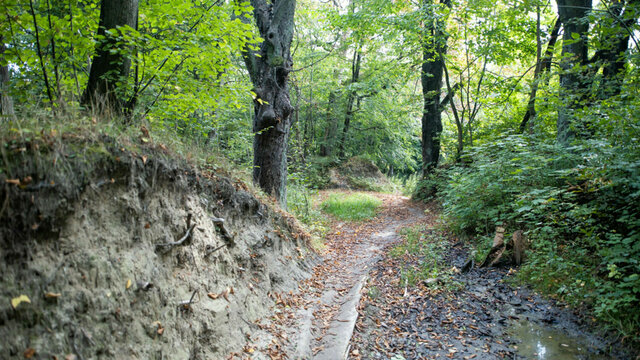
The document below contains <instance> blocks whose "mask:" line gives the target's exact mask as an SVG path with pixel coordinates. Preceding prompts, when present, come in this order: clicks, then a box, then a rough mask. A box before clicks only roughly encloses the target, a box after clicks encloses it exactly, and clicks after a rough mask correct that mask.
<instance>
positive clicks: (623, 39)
mask: <svg viewBox="0 0 640 360" xmlns="http://www.w3.org/2000/svg"><path fill="white" fill-rule="evenodd" d="M639 5H640V2H639V1H638V0H631V1H628V4H626V7H625V1H622V0H614V1H612V2H611V4H610V5H609V14H610V16H611V20H610V21H611V25H610V26H608V27H607V33H608V36H607V37H605V39H603V41H602V43H603V44H604V47H603V48H602V49H601V50H598V51H597V52H596V54H595V56H594V60H595V61H596V62H598V61H601V62H602V63H603V68H602V76H603V78H604V82H603V84H602V89H601V91H600V97H601V98H603V99H606V98H609V97H611V96H616V95H618V94H620V92H621V91H622V82H623V80H624V75H625V66H624V65H625V63H626V62H627V59H626V56H625V55H626V52H627V50H628V48H629V39H630V35H631V31H632V30H631V29H632V28H633V24H634V23H635V22H636V21H637V17H638V10H639V9H638V6H639Z"/></svg>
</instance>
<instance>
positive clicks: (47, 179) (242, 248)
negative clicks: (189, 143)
mask: <svg viewBox="0 0 640 360" xmlns="http://www.w3.org/2000/svg"><path fill="white" fill-rule="evenodd" d="M27 153H28V151H27ZM156 155H157V154H156ZM20 156H21V158H20V159H15V161H12V159H7V160H5V161H6V162H7V163H9V164H10V166H9V167H8V169H9V170H8V171H6V172H4V173H1V174H0V177H3V178H2V179H0V180H2V183H3V184H4V183H6V180H7V179H9V180H12V179H13V178H15V179H21V183H20V184H17V183H16V184H13V183H6V186H5V188H4V190H3V191H2V194H0V195H2V199H6V200H5V204H6V206H4V210H3V212H2V213H1V214H0V218H1V219H2V222H1V223H0V235H1V236H2V238H1V239H0V260H1V261H0V273H1V274H2V276H1V278H0V299H4V301H2V302H0V348H1V349H2V350H1V351H0V358H5V357H6V358H15V357H16V356H23V355H24V354H25V351H29V352H31V351H32V350H33V351H34V352H35V354H36V355H35V356H36V357H37V358H52V356H56V357H57V358H58V359H64V358H65V357H66V356H72V357H73V356H75V358H77V359H94V358H95V359H100V358H104V359H107V358H109V359H111V358H138V359H187V358H195V359H199V358H201V359H218V358H224V357H226V355H227V354H228V353H230V352H233V351H235V352H241V351H242V348H243V345H244V344H245V342H246V336H247V335H248V334H250V333H255V331H256V330H257V329H256V325H255V324H254V321H255V320H256V319H259V318H261V317H263V316H265V315H266V314H268V312H269V310H270V307H271V306H272V305H273V302H274V301H273V300H272V297H271V296H270V294H274V293H277V292H284V291H289V290H292V289H295V288H296V287H297V282H298V280H300V279H302V278H304V277H306V276H308V272H307V271H308V266H307V264H306V263H305V260H303V259H304V256H303V254H306V241H305V235H304V234H303V233H302V232H300V230H299V229H298V228H297V227H296V226H295V224H294V223H293V220H292V219H291V218H290V217H288V216H287V215H286V214H284V213H282V212H281V211H279V210H274V209H273V208H272V207H270V206H268V205H266V204H264V203H263V202H261V201H260V200H259V199H258V198H257V197H256V196H254V195H253V194H252V193H251V192H250V191H248V190H247V189H246V187H245V186H244V185H243V184H241V183H239V182H236V181H232V180H230V179H228V178H225V177H218V176H216V175H215V174H203V173H199V172H197V171H196V170H194V169H193V168H191V167H189V166H187V165H185V164H182V165H180V164H177V163H176V162H175V161H170V160H163V159H162V158H161V157H160V156H154V155H153V154H151V155H148V156H147V155H138V154H134V153H130V152H127V151H126V150H124V149H122V148H118V147H115V146H113V147H111V148H108V151H106V152H103V154H101V155H100V156H98V157H97V158H94V159H93V162H92V163H91V164H86V163H84V162H83V163H81V162H80V161H77V162H72V161H70V162H67V163H66V164H65V166H66V167H65V168H63V169H62V170H58V169H56V168H55V167H42V166H39V165H38V164H41V163H42V162H43V161H50V158H49V157H48V156H42V155H41V152H40V153H38V154H35V155H29V154H26V155H25V154H20ZM30 156H32V157H30ZM34 157H38V159H36V160H34ZM74 169H75V170H74ZM56 171H61V172H65V175H64V176H61V175H60V174H57V175H56ZM73 174H77V176H73ZM29 176H30V177H31V179H30V180H29V179H28V178H27V177H29ZM24 179H27V180H24ZM214 217H215V218H223V219H224V226H220V224H216V223H215V222H214V220H215V219H212V218H214ZM12 219H13V220H12ZM223 227H224V229H223ZM190 228H191V229H192V230H191V231H190V232H189V236H187V238H186V240H185V241H184V242H182V243H181V244H179V245H169V246H163V244H168V243H172V242H177V241H179V240H180V239H182V238H183V237H184V236H185V235H186V234H187V230H188V229H190ZM19 295H26V296H27V297H28V298H29V299H30V301H31V303H26V302H23V303H21V304H19V305H18V306H17V307H16V308H13V307H12V305H11V304H10V301H11V299H12V298H15V297H18V296H19ZM31 349H32V350H31Z"/></svg>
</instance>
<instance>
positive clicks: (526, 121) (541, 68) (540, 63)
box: [520, 19, 562, 133]
mask: <svg viewBox="0 0 640 360" xmlns="http://www.w3.org/2000/svg"><path fill="white" fill-rule="evenodd" d="M561 25H562V23H561V22H560V19H557V20H556V22H555V24H554V25H553V30H552V31H551V36H550V37H549V43H548V44H547V49H546V50H545V52H544V58H542V59H541V58H540V57H538V59H537V63H536V69H535V71H534V73H533V82H532V84H531V92H530V93H529V102H528V103H527V112H526V113H525V114H524V117H523V118H522V122H520V132H521V133H523V132H524V131H525V129H526V128H527V127H528V128H529V130H531V129H532V127H533V122H532V121H531V119H533V118H534V117H535V116H536V96H537V92H538V88H539V87H540V78H541V77H542V75H543V74H544V73H545V72H548V71H549V70H550V69H551V60H552V59H553V49H554V47H555V46H556V41H558V33H559V32H560V27H561Z"/></svg>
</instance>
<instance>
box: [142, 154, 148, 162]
mask: <svg viewBox="0 0 640 360" xmlns="http://www.w3.org/2000/svg"><path fill="white" fill-rule="evenodd" d="M147 159H148V158H147V155H142V163H143V164H146V163H147Z"/></svg>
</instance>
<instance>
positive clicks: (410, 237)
mask: <svg viewBox="0 0 640 360" xmlns="http://www.w3.org/2000/svg"><path fill="white" fill-rule="evenodd" d="M425 230H426V229H425V227H424V226H422V225H419V226H413V227H407V228H404V229H402V230H401V231H400V235H402V239H403V241H402V243H400V244H399V245H397V246H395V247H394V248H393V249H391V251H390V252H389V255H390V256H391V257H394V258H399V259H401V260H402V261H401V263H402V264H401V266H402V270H401V274H400V276H401V284H402V285H408V286H415V285H416V284H418V283H419V282H421V281H424V280H427V279H436V278H437V279H439V282H440V283H444V284H445V285H447V284H449V283H450V282H449V281H448V280H449V279H450V276H449V275H450V274H449V270H448V269H446V267H445V263H444V254H445V251H446V250H447V248H448V243H449V242H448V240H447V239H446V238H445V237H444V236H442V235H441V234H440V233H438V232H426V231H425Z"/></svg>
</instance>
